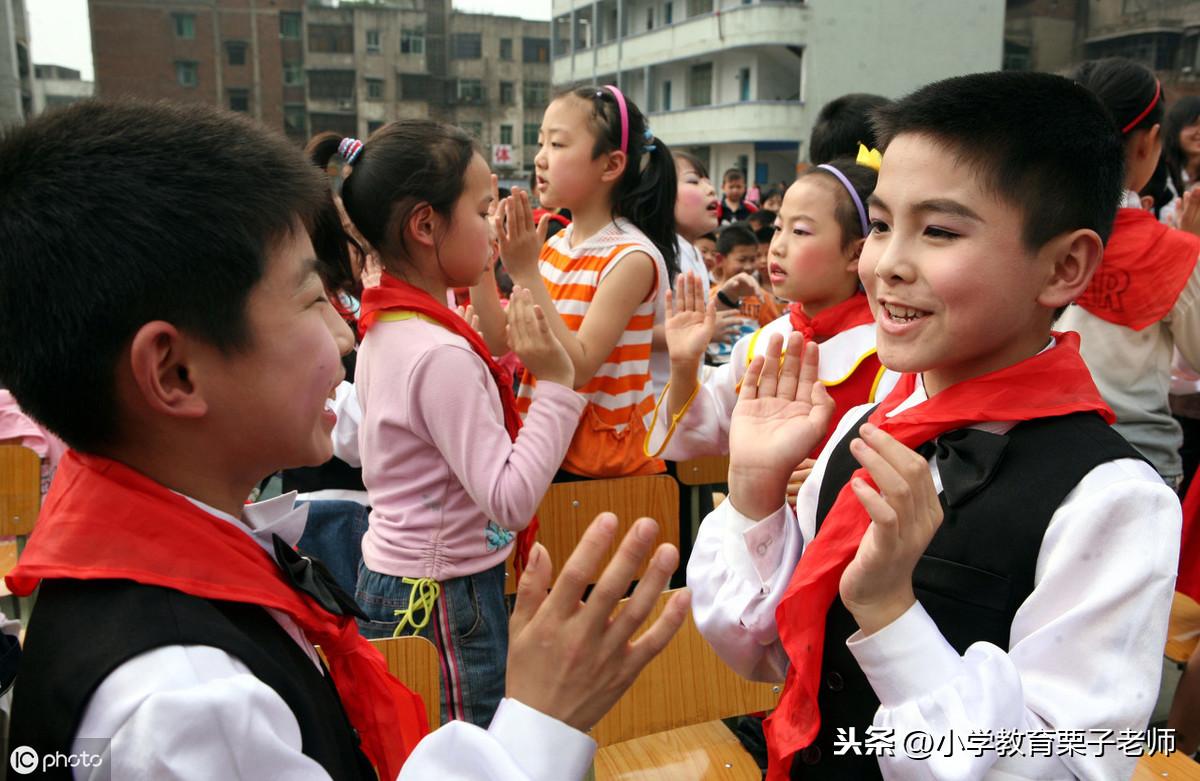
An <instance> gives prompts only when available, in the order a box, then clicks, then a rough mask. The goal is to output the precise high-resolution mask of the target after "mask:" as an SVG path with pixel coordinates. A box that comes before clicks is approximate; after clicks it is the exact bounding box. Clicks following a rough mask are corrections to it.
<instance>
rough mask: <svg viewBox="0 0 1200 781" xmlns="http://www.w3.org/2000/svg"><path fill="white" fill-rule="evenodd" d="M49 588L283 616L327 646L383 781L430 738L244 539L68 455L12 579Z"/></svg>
mask: <svg viewBox="0 0 1200 781" xmlns="http://www.w3.org/2000/svg"><path fill="white" fill-rule="evenodd" d="M46 578H51V579H59V578H61V579H72V580H99V579H117V580H132V581H134V582H136V583H142V584H145V585H149V586H161V587H163V588H170V589H174V590H176V591H181V592H183V593H185V594H190V595H192V596H195V597H199V598H201V599H214V600H222V601H226V602H239V603H244V604H248V605H258V606H260V607H264V608H271V609H274V610H279V611H281V612H283V613H286V614H287V615H288V616H289V617H290V618H291V619H292V620H293V621H295V622H296V624H297V626H299V627H300V628H301V629H302V630H304V635H305V637H306V638H308V640H309V642H313V643H316V644H318V645H320V646H321V650H322V651H323V652H324V654H325V659H326V661H327V663H328V665H329V674H330V675H331V676H332V677H333V683H334V686H335V687H336V688H337V692H338V697H339V698H340V699H341V701H342V705H343V706H344V707H345V709H346V715H347V716H349V718H350V723H351V724H352V725H353V726H354V728H355V729H356V730H357V731H358V734H359V735H360V737H361V740H362V748H363V752H364V753H365V754H366V755H367V758H368V759H370V760H371V763H372V764H373V765H374V766H375V768H376V770H378V772H379V775H380V777H381V778H395V777H396V774H397V773H399V772H400V767H401V766H402V765H403V764H404V760H405V759H407V758H408V755H409V754H410V753H412V750H413V749H414V748H415V747H416V745H417V743H418V741H420V740H421V738H422V737H424V736H425V735H426V734H427V733H428V732H429V724H428V723H427V720H426V717H425V706H424V705H423V704H422V702H421V698H420V697H419V696H418V695H416V694H414V693H413V692H412V691H410V690H409V689H408V688H407V687H406V686H405V685H404V684H402V683H401V682H400V681H398V680H396V678H395V677H393V676H392V675H391V674H390V673H389V672H388V669H387V663H386V662H385V661H384V658H383V655H382V654H380V653H379V651H377V650H375V648H374V647H372V645H371V644H370V643H369V642H367V640H365V639H364V638H363V637H362V635H360V634H359V633H358V626H357V625H356V624H355V621H354V617H353V616H336V615H334V614H333V613H329V612H327V611H326V610H324V609H323V608H321V607H320V606H319V605H318V604H317V603H316V602H315V601H314V600H313V599H312V598H311V597H309V596H308V595H307V594H304V593H302V592H300V591H297V590H296V589H294V588H293V587H292V586H291V584H289V583H288V581H287V580H285V579H284V576H283V573H282V571H281V570H280V568H279V565H278V564H276V562H275V559H274V558H272V557H271V555H270V554H269V553H267V552H266V551H265V550H264V549H263V548H262V547H261V546H260V545H259V544H258V543H257V542H255V541H254V540H253V539H252V538H251V537H250V535H248V534H246V532H245V531H243V530H241V529H239V528H237V527H235V526H234V525H233V524H231V523H228V522H226V521H223V520H221V519H220V518H217V517H215V516H213V515H211V514H209V513H207V512H205V511H204V510H201V509H200V508H199V507H197V506H196V505H194V504H192V503H191V502H189V501H188V500H187V499H185V498H184V497H182V496H180V495H179V494H176V493H173V492H172V491H170V490H168V489H167V488H165V487H163V486H162V485H160V484H159V483H156V482H154V481H153V480H151V479H150V478H148V477H146V476H145V475H142V474H140V473H138V472H136V471H134V470H133V469H130V468H129V467H127V466H125V465H124V464H120V463H118V462H116V461H112V460H110V459H107V458H102V457H100V456H91V455H84V454H81V453H77V452H75V451H74V450H69V451H67V454H66V455H65V456H64V457H63V460H62V461H61V462H60V463H59V466H58V473H57V474H56V475H55V478H54V483H53V484H52V485H51V487H50V493H49V495H48V496H47V497H46V503H45V505H44V506H43V507H42V511H41V513H40V514H39V515H38V521H37V526H36V527H35V528H34V530H33V535H32V536H31V537H30V538H29V545H28V547H27V548H26V549H25V552H24V553H22V554H21V561H20V563H19V564H18V565H17V567H16V569H14V570H13V571H12V572H11V573H10V574H9V575H8V576H7V577H6V578H5V580H6V581H7V583H8V586H9V588H10V589H11V590H12V592H13V593H14V594H17V595H20V596H24V595H26V594H29V593H31V592H32V591H33V590H34V589H35V588H36V587H37V585H38V583H39V582H40V581H42V580H43V579H46Z"/></svg>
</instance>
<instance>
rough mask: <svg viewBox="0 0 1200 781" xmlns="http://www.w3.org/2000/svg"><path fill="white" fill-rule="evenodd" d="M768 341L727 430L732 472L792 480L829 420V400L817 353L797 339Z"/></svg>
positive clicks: (749, 369)
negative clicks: (736, 469)
mask: <svg viewBox="0 0 1200 781" xmlns="http://www.w3.org/2000/svg"><path fill="white" fill-rule="evenodd" d="M782 346H783V337H782V336H781V335H779V334H774V335H772V336H771V339H770V341H769V342H768V344H767V352H766V355H765V356H759V357H757V358H755V359H754V360H753V361H751V363H750V366H749V367H747V369H746V376H745V377H744V378H743V379H742V388H741V391H740V392H739V393H738V401H737V405H736V406H734V408H733V418H732V420H731V422H730V426H729V459H730V465H731V469H732V466H733V463H734V462H736V463H737V465H738V467H739V468H741V469H746V470H754V471H760V470H761V471H762V472H764V473H768V474H771V473H779V474H787V475H790V474H791V473H792V470H794V469H795V468H796V465H797V464H799V463H800V462H801V461H803V460H804V459H805V458H807V457H808V456H809V454H810V453H811V452H812V450H813V448H814V447H816V445H817V443H818V442H820V441H821V438H822V437H824V436H825V432H826V431H827V430H828V428H829V424H830V421H831V420H832V418H833V399H831V398H830V397H829V394H828V393H827V392H826V391H825V386H824V385H822V384H821V383H820V382H819V381H818V379H817V363H818V359H819V356H818V350H817V345H816V344H815V343H810V344H808V345H805V344H804V339H803V337H801V336H800V335H799V334H792V335H791V337H790V338H789V339H788V345H787V352H786V354H784V356H783V362H782V366H781V365H780V360H779V358H780V351H781V349H782Z"/></svg>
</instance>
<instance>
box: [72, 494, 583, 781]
mask: <svg viewBox="0 0 1200 781" xmlns="http://www.w3.org/2000/svg"><path fill="white" fill-rule="evenodd" d="M294 498H295V496H294V494H288V495H285V496H281V497H276V498H275V499H272V500H269V501H266V502H260V503H259V504H256V505H249V506H247V507H246V509H245V511H244V515H243V518H242V519H241V520H238V519H236V518H234V517H233V516H231V515H228V514H227V513H223V512H221V511H219V510H216V509H214V508H212V507H208V506H206V505H203V504H201V503H200V502H196V501H195V500H190V501H192V502H193V503H194V504H196V505H197V506H199V507H200V508H201V509H203V510H205V511H206V512H209V513H211V514H212V515H214V516H216V517H218V518H221V519H222V520H225V521H228V522H229V523H232V524H234V525H235V526H237V527H238V528H240V529H243V530H245V531H246V533H247V534H249V535H251V536H252V537H253V538H254V539H255V541H256V542H258V544H259V545H261V546H262V547H263V548H264V549H265V550H267V551H268V552H270V553H272V555H273V550H274V548H273V546H272V544H271V534H272V533H274V534H278V535H279V536H280V537H281V538H282V539H283V540H284V541H286V542H287V543H288V544H289V545H294V544H295V543H296V541H297V540H298V539H299V538H300V535H301V533H302V532H303V531H304V522H305V520H306V518H307V515H308V510H307V507H306V506H303V505H302V506H300V507H293V500H294ZM269 612H270V613H271V615H272V617H273V618H274V619H275V620H276V621H278V622H279V624H280V626H282V627H283V628H284V630H285V631H287V633H288V634H289V635H290V636H291V637H292V638H293V639H295V640H296V642H297V643H298V644H299V645H300V646H301V647H302V648H303V649H304V650H305V652H306V653H307V654H308V656H309V657H310V658H311V659H312V660H313V663H314V664H316V665H317V666H318V667H319V666H320V664H319V661H318V658H317V656H316V652H315V651H314V650H313V647H312V645H311V644H310V643H309V642H308V641H307V640H306V639H305V637H304V633H303V632H302V631H301V630H300V628H299V627H298V626H296V624H295V623H294V622H293V621H292V620H291V619H290V618H289V617H288V616H287V615H285V614H283V613H280V612H278V611H269ZM88 737H93V738H112V742H111V743H110V744H109V748H108V749H107V751H106V753H105V754H104V758H103V761H102V762H101V764H100V765H99V767H98V768H82V767H79V768H75V770H74V773H75V778H76V779H91V778H100V777H104V778H109V777H111V778H114V779H131V778H132V779H142V778H144V779H154V781H167V780H168V779H180V780H182V779H211V778H222V779H254V780H257V779H265V778H286V779H289V781H291V779H313V780H314V781H315V780H316V779H328V778H329V775H328V774H327V773H326V772H325V770H324V768H322V767H321V766H320V765H318V764H317V763H316V762H315V761H314V760H312V759H310V758H309V757H307V756H305V755H304V754H303V753H302V752H301V742H300V726H299V724H298V723H297V721H296V717H295V715H294V714H293V713H292V711H291V709H290V708H288V706H287V704H286V703H284V701H283V699H282V698H281V697H280V696H279V695H278V694H277V693H276V692H275V690H274V689H272V688H271V687H270V686H268V685H267V684H265V683H263V682H262V681H261V680H259V679H258V678H256V677H254V675H253V674H252V673H251V672H250V670H249V668H247V667H246V665H244V664H242V662H241V661H240V660H238V659H237V658H235V657H233V656H230V655H229V654H227V653H225V652H224V651H222V650H220V649H217V648H213V647H209V646H199V645H173V646H164V647H161V648H156V649H154V650H152V651H147V652H146V653H143V654H140V655H138V656H135V657H133V658H132V659H130V660H128V661H127V662H125V663H124V664H122V665H120V666H119V667H117V668H116V669H115V670H114V671H113V672H112V673H111V674H109V676H108V677H107V678H105V679H104V681H103V682H102V683H101V684H100V686H99V687H98V688H97V689H96V691H95V693H94V694H93V695H92V698H91V699H90V700H89V701H88V704H87V707H86V708H85V710H84V713H83V719H82V720H81V721H80V723H79V729H78V732H77V733H76V741H75V743H74V744H73V745H72V751H74V752H79V751H83V750H88V751H91V750H94V748H95V747H94V745H85V744H81V743H80V742H79V739H80V738H88ZM595 749H596V744H595V742H594V741H593V740H592V739H591V738H589V737H588V736H587V735H584V734H583V733H581V732H579V731H578V730H575V729H573V728H571V727H568V726H567V725H566V724H563V723H562V722H560V721H558V720H556V719H553V718H551V717H549V716H547V715H545V714H543V713H540V712H538V711H536V710H533V709H532V708H529V707H527V706H525V705H523V704H522V703H520V702H518V701H516V700H512V699H505V700H502V701H501V703H500V707H499V709H498V710H497V711H496V716H495V718H494V719H493V720H492V723H491V726H490V727H489V728H488V729H487V730H483V729H480V728H479V727H476V726H474V725H472V724H467V723H464V722H461V721H456V722H452V723H450V724H447V725H446V726H444V727H442V728H440V729H438V730H436V731H435V732H433V733H432V734H430V735H428V736H427V737H426V738H425V739H424V740H422V741H421V742H420V744H418V745H417V748H416V749H415V750H414V751H413V753H412V755H411V756H410V757H409V759H408V761H407V762H406V763H405V765H404V769H403V770H402V771H401V773H400V776H399V778H400V779H402V781H417V780H420V779H436V780H437V781H454V780H455V779H464V781H465V779H482V780H483V781H551V779H554V780H556V781H557V780H558V779H574V778H582V777H583V774H584V773H585V772H586V771H587V769H588V768H589V767H590V766H591V762H592V757H593V755H594V753H595ZM93 771H96V773H97V774H96V775H92V773H93ZM101 772H102V773H103V775H102V776H101V775H100V773H101ZM110 774H111V776H110Z"/></svg>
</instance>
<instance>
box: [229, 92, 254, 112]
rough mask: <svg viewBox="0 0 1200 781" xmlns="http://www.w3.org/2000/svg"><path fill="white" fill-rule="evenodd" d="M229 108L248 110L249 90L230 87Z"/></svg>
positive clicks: (231, 109)
mask: <svg viewBox="0 0 1200 781" xmlns="http://www.w3.org/2000/svg"><path fill="white" fill-rule="evenodd" d="M229 110H230V111H245V112H248V111H250V90H248V89H231V90H229Z"/></svg>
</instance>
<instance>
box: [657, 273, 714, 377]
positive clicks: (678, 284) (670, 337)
mask: <svg viewBox="0 0 1200 781" xmlns="http://www.w3.org/2000/svg"><path fill="white" fill-rule="evenodd" d="M703 288H704V283H703V282H702V281H701V280H700V277H698V276H697V275H696V274H694V273H692V272H690V271H689V272H688V273H686V274H680V275H679V278H678V279H676V280H675V294H674V295H672V294H671V291H669V290H668V291H667V320H666V324H665V331H666V337H667V352H668V353H670V355H671V358H672V360H676V361H681V360H685V359H693V360H696V361H698V360H700V356H702V355H703V354H704V349H705V348H706V347H708V343H709V342H711V341H712V338H713V333H714V332H715V331H716V328H717V321H716V316H717V315H716V304H715V303H714V302H713V301H707V300H706V299H707V294H708V291H706V290H704V289H703Z"/></svg>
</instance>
